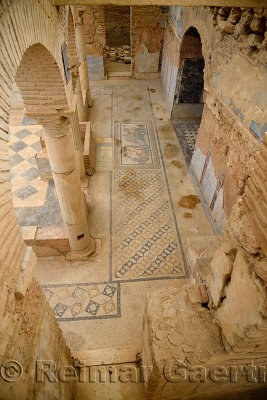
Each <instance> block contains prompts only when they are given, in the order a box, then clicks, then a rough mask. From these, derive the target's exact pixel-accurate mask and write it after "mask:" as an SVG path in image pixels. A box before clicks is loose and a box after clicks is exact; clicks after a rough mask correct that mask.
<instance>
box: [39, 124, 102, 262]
mask: <svg viewBox="0 0 267 400" xmlns="http://www.w3.org/2000/svg"><path fill="white" fill-rule="evenodd" d="M44 128H45V130H44V136H45V141H46V147H47V153H48V158H49V161H50V165H51V170H52V175H53V178H54V182H55V187H56V192H57V196H58V201H59V205H60V209H61V213H62V218H63V221H64V225H65V229H66V233H67V237H68V239H69V243H70V248H71V252H72V254H73V256H80V257H86V256H88V255H90V254H91V253H92V252H93V251H94V248H95V243H94V241H93V239H92V238H91V237H90V235H89V230H88V222H87V210H86V206H85V200H84V194H83V192H82V189H81V184H80V170H79V168H78V167H77V161H76V155H75V150H74V141H73V135H72V132H71V121H70V119H69V118H61V124H60V126H59V125H57V128H52V127H51V126H50V127H48V126H45V127H44Z"/></svg>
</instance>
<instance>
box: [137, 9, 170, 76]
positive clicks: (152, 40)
mask: <svg viewBox="0 0 267 400" xmlns="http://www.w3.org/2000/svg"><path fill="white" fill-rule="evenodd" d="M165 20H166V14H164V13H162V12H161V11H160V10H159V8H158V7H157V6H133V7H132V15H131V47H132V57H133V63H132V68H133V72H134V74H137V73H143V74H146V73H158V72H159V65H160V48H161V43H162V40H163V37H164V29H163V28H162V24H163V22H164V21H165Z"/></svg>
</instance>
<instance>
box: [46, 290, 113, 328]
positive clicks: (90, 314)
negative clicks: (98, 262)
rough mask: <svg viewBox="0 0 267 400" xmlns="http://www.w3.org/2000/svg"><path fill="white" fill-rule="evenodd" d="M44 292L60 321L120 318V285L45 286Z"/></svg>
mask: <svg viewBox="0 0 267 400" xmlns="http://www.w3.org/2000/svg"><path fill="white" fill-rule="evenodd" d="M43 291H44V294H45V296H46V298H47V300H48V302H49V304H50V306H51V308H52V310H53V312H54V314H55V316H56V318H57V319H58V321H75V320H83V319H97V318H98V317H99V316H101V318H105V317H106V318H118V317H119V316H120V285H119V284H110V283H109V282H107V283H101V284H97V283H92V284H90V283H89V284H76V285H71V284H70V285H63V286H62V285H47V286H45V285H44V286H43Z"/></svg>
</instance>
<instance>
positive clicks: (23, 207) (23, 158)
mask: <svg viewBox="0 0 267 400" xmlns="http://www.w3.org/2000/svg"><path fill="white" fill-rule="evenodd" d="M27 123H33V124H32V125H26V124H27ZM41 136H42V127H41V126H40V125H36V124H34V121H33V120H30V119H29V118H26V117H24V118H23V121H22V124H21V125H13V126H10V143H9V163H10V177H11V187H12V194H13V203H14V209H15V215H16V218H17V221H18V223H19V225H20V226H31V225H33V226H40V227H45V226H55V225H58V226H61V225H62V224H63V221H62V218H61V212H60V208H59V204H58V201H57V198H56V193H55V186H54V182H53V181H52V180H50V181H49V182H46V181H42V180H41V178H40V176H39V172H38V169H37V165H36V161H35V155H36V154H37V153H39V152H40V151H41V143H40V137H41Z"/></svg>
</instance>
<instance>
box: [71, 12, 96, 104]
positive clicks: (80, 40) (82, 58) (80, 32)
mask: <svg viewBox="0 0 267 400" xmlns="http://www.w3.org/2000/svg"><path fill="white" fill-rule="evenodd" d="M75 32H76V35H75V37H76V45H77V52H78V57H79V63H80V66H79V72H80V74H79V75H80V83H81V89H82V91H83V90H86V97H87V102H88V106H91V105H92V99H91V93H90V87H89V77H88V67H87V61H86V47H85V39H84V25H83V17H82V13H80V14H79V19H78V21H77V22H76V24H75Z"/></svg>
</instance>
